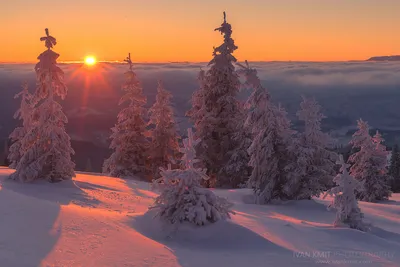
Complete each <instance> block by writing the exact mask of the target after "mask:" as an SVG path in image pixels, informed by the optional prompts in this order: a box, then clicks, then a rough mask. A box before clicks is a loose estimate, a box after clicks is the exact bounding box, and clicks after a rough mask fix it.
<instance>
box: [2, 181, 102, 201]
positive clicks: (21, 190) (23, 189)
mask: <svg viewBox="0 0 400 267" xmlns="http://www.w3.org/2000/svg"><path fill="white" fill-rule="evenodd" d="M78 183H81V182H75V181H73V180H65V181H62V182H58V183H49V182H47V181H35V182H33V183H19V182H16V181H13V180H8V179H6V180H4V181H3V183H2V186H3V188H5V189H7V190H9V191H13V192H15V193H18V194H21V195H25V196H28V197H32V198H36V199H40V200H46V201H49V202H53V203H55V204H59V205H68V204H69V203H73V204H76V205H79V206H82V207H94V206H95V205H97V204H99V203H100V202H99V201H98V200H97V199H96V198H94V197H92V196H89V195H88V194H87V193H86V192H85V191H83V190H82V189H81V188H80V187H79V185H78ZM83 188H84V187H83Z"/></svg>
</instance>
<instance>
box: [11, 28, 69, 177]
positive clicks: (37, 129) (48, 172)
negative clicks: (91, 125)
mask: <svg viewBox="0 0 400 267" xmlns="http://www.w3.org/2000/svg"><path fill="white" fill-rule="evenodd" d="M40 40H41V41H44V42H45V46H46V47H47V50H46V51H44V52H43V53H42V54H40V55H39V57H38V59H39V62H38V63H37V64H36V66H35V71H36V76H37V79H36V84H37V88H36V92H35V94H34V98H33V100H32V101H33V103H34V105H35V106H34V110H33V114H32V116H33V120H34V121H35V123H34V124H32V127H30V128H29V131H28V132H27V134H25V135H24V137H23V139H22V140H21V148H20V151H21V152H22V153H23V154H21V158H20V160H19V162H18V164H17V165H16V171H15V172H14V173H13V174H12V175H11V176H10V177H11V178H12V179H15V180H19V181H23V182H28V181H33V180H37V179H45V180H48V181H49V182H57V181H61V180H66V179H71V178H72V177H73V176H75V173H74V167H75V164H74V163H73V162H72V160H71V154H73V153H74V151H73V149H72V148H71V141H70V137H69V136H68V134H67V133H66V132H65V126H64V125H65V124H66V123H67V122H68V120H67V117H66V116H65V114H64V113H63V111H62V107H61V105H60V104H59V103H58V102H57V101H55V97H56V96H59V97H61V99H64V98H65V97H66V95H67V87H66V86H65V84H64V73H63V71H62V70H61V69H60V68H59V67H58V66H57V58H58V57H59V54H57V53H55V52H54V51H53V50H52V48H53V46H54V45H56V39H55V38H54V37H52V36H50V35H49V31H48V29H46V36H45V37H42V38H40Z"/></svg>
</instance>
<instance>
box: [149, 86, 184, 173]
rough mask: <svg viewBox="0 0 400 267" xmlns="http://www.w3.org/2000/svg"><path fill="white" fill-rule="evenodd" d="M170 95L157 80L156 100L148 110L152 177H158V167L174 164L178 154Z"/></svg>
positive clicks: (177, 137)
mask: <svg viewBox="0 0 400 267" xmlns="http://www.w3.org/2000/svg"><path fill="white" fill-rule="evenodd" d="M171 98H172V95H171V93H170V92H168V91H167V90H165V89H164V86H163V84H162V82H161V81H159V82H158V89H157V96H156V102H155V103H154V105H153V106H152V107H151V108H150V110H149V117H150V121H149V126H150V127H152V129H151V131H150V136H151V143H150V149H149V156H150V158H149V162H150V164H151V166H152V174H153V178H158V177H159V169H160V167H163V168H166V167H167V166H168V164H176V163H177V160H178V155H179V143H178V140H179V136H178V133H177V126H176V122H175V119H174V112H173V110H172V107H171Z"/></svg>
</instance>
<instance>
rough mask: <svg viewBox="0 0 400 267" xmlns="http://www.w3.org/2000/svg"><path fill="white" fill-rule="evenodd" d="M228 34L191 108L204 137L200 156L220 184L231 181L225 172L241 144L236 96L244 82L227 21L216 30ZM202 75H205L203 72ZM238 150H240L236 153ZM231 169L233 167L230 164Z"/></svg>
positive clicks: (198, 133)
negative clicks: (240, 77)
mask: <svg viewBox="0 0 400 267" xmlns="http://www.w3.org/2000/svg"><path fill="white" fill-rule="evenodd" d="M215 30H216V31H219V32H221V34H223V36H224V42H223V43H222V44H221V45H220V46H218V47H215V48H214V53H213V59H212V60H211V61H210V63H209V66H210V68H209V69H208V70H207V71H206V72H205V73H204V77H202V78H201V80H200V82H201V88H200V90H199V91H198V92H195V93H194V95H193V99H192V103H193V106H194V107H193V109H192V110H191V111H189V115H190V116H191V119H192V121H194V125H195V129H196V137H198V138H200V143H199V144H198V147H197V153H198V157H199V159H200V160H201V161H202V162H203V164H204V165H205V166H206V168H207V170H208V174H209V175H210V176H211V177H212V178H214V177H215V178H216V180H217V184H218V185H220V186H224V185H226V184H227V183H229V181H230V177H228V173H229V172H225V171H223V172H221V169H224V168H225V167H227V165H228V164H229V161H230V160H231V158H232V156H234V155H233V154H235V153H236V154H238V153H237V148H238V147H239V146H240V144H239V143H238V142H237V140H236V139H235V135H236V133H237V129H238V125H237V123H238V122H240V121H241V120H240V117H241V114H240V107H239V103H238V101H237V99H236V96H237V93H238V91H239V89H240V81H239V77H238V75H237V73H236V72H235V67H234V65H233V63H234V62H236V58H235V57H234V56H233V55H232V53H233V52H234V51H235V50H236V49H237V46H236V45H235V43H234V40H233V39H232V27H231V25H230V24H229V23H227V22H226V17H225V13H224V22H223V23H222V24H221V27H219V28H217V29H215ZM201 75H202V74H201ZM235 151H236V152H235ZM228 168H229V167H228Z"/></svg>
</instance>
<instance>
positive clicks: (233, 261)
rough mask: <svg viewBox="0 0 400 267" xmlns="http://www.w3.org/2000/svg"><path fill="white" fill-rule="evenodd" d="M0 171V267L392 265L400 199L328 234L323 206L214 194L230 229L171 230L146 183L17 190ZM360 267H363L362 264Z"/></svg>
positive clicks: (76, 183) (398, 254)
mask: <svg viewBox="0 0 400 267" xmlns="http://www.w3.org/2000/svg"><path fill="white" fill-rule="evenodd" d="M12 172H13V170H11V169H8V168H0V222H1V223H0V225H1V227H0V262H1V266H7V267H17V266H18V267H20V266H96V267H97V266H107V267H113V266H156V267H158V266H160V267H163V266H166V267H168V266H187V267H189V266H190V267H197V266H198V267H203V266H233V267H236V266H251V267H253V266H254V267H256V266H274V267H275V266H276V267H286V266H307V267H310V266H338V265H339V263H342V264H340V266H362V265H366V264H368V265H367V266H399V265H400V227H399V226H400V194H393V196H392V197H391V199H390V200H388V201H385V202H380V203H367V202H359V205H360V208H361V210H362V212H363V213H364V214H365V221H368V222H371V223H372V224H373V227H372V230H371V231H370V232H361V231H358V230H354V229H350V228H346V227H333V225H332V223H333V221H334V219H335V212H334V211H328V210H327V208H326V207H327V205H328V204H329V203H330V202H331V200H332V199H331V198H330V197H328V198H326V199H325V200H323V199H314V200H301V201H288V202H284V203H282V204H280V205H262V206H261V205H254V204H247V203H253V200H252V197H253V196H252V191H251V190H250V189H236V190H215V189H212V190H213V192H214V193H215V194H216V195H218V196H221V197H225V198H227V199H228V200H229V201H231V202H233V203H234V206H233V209H234V211H235V212H236V215H232V220H228V221H221V222H217V223H214V224H211V225H207V226H203V227H195V226H192V225H189V224H183V225H182V226H181V227H180V228H179V229H178V230H177V231H175V230H174V229H169V228H168V227H166V226H164V225H162V224H161V223H160V221H159V220H157V219H155V218H154V214H155V213H154V212H155V211H154V210H151V211H150V212H147V211H148V206H149V205H151V204H153V201H154V199H155V197H157V194H156V193H154V192H152V191H150V184H149V183H146V182H138V181H136V180H123V179H119V178H112V177H107V176H103V175H100V174H93V173H92V174H90V173H77V175H76V177H74V178H73V179H72V180H67V181H63V182H60V183H55V184H50V183H47V182H45V181H38V182H36V183H29V184H19V183H17V182H15V181H11V180H6V177H7V176H8V175H9V174H11V173H12ZM360 264H361V265H360Z"/></svg>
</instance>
